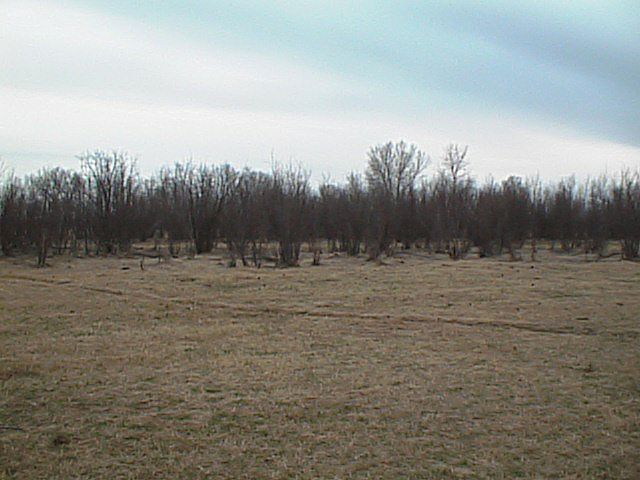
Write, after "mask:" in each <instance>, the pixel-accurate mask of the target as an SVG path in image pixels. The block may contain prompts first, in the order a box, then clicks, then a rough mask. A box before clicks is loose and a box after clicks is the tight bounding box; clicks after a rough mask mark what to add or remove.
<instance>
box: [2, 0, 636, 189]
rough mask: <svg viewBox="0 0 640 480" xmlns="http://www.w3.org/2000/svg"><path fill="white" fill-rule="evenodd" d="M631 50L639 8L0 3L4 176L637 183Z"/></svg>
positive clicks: (383, 1)
mask: <svg viewBox="0 0 640 480" xmlns="http://www.w3.org/2000/svg"><path fill="white" fill-rule="evenodd" d="M639 32H640V8H638V4H637V0H629V1H623V0H622V1H620V0H618V1H616V0H609V1H591V0H576V1H562V0H554V1H544V0H537V1H530V2H515V1H504V2H502V1H493V2H491V1H487V2H479V1H458V2H455V1H440V2H436V1H426V0H420V1H401V0H394V1H390V0H361V1H348V0H340V1H320V0H308V1H307V0H291V1H284V0H264V1H260V0H253V1H248V0H244V1H242V0H240V1H214V0H200V1H196V0H174V1H169V0H164V1H162V2H160V1H148V2H145V1H136V2H133V1H130V0H85V1H48V2H44V1H40V2H37V1H31V0H0V158H2V159H3V160H4V162H5V163H7V164H9V166H11V167H13V168H15V170H16V171H17V173H19V174H23V173H26V172H28V171H33V170H36V169H38V168H40V167H42V166H58V165H61V166H66V167H77V166H78V160H77V159H76V156H77V155H78V154H80V153H81V152H83V151H86V150H94V149H118V150H125V151H127V152H129V153H130V154H132V155H133V156H135V157H137V158H138V165H139V167H140V170H141V171H142V172H143V173H151V172H154V171H155V170H157V169H158V168H159V167H160V166H162V165H167V164H171V163H173V162H174V161H177V160H184V159H186V158H193V159H194V160H195V161H207V162H228V163H231V164H232V165H235V166H238V167H242V166H251V167H254V168H259V169H265V168H268V166H269V164H270V158H271V155H272V153H273V154H274V155H275V157H276V158H277V159H280V160H282V161H289V160H293V161H296V162H300V163H302V164H303V165H305V166H306V167H308V168H309V169H310V170H311V171H312V172H313V174H314V177H315V178H316V179H318V178H321V177H322V175H323V174H330V175H331V177H332V178H334V179H337V180H342V179H343V178H344V176H345V175H346V174H347V173H348V172H349V171H351V170H354V169H356V170H362V169H363V168H364V166H365V163H366V151H367V149H368V147H369V146H371V145H374V144H377V143H382V142H386V141H388V140H400V139H404V140H406V141H408V142H413V143H416V144H418V145H419V146H420V147H421V148H422V149H423V150H425V151H426V152H427V153H428V154H430V155H431V157H432V158H433V160H434V164H436V165H437V161H438V159H439V157H440V156H441V154H442V151H443V148H444V147H445V145H446V144H448V143H451V142H454V143H460V144H468V145H469V159H470V161H471V167H472V171H473V173H474V174H475V175H476V176H478V177H480V178H483V177H485V176H487V175H488V174H494V175H495V176H496V177H497V178H503V177H505V176H507V175H510V174H517V175H529V174H535V173H540V175H541V176H542V177H544V178H548V179H554V178H557V177H560V176H564V175H570V174H572V173H576V174H578V175H579V176H580V177H585V176H587V175H589V174H597V173H601V172H603V171H605V170H608V171H610V172H611V171H615V170H618V169H619V168H621V167H622V166H627V167H632V168H637V167H640V33H639ZM431 168H432V171H433V169H434V167H431Z"/></svg>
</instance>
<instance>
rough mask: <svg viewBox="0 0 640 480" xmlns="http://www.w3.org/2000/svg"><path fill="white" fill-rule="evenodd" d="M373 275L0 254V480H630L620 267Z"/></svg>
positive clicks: (635, 425) (633, 414)
mask: <svg viewBox="0 0 640 480" xmlns="http://www.w3.org/2000/svg"><path fill="white" fill-rule="evenodd" d="M30 260H31V259H30ZM386 262H387V265H376V264H374V263H366V262H364V260H363V259H349V258H343V257H334V258H325V259H323V264H322V265H321V266H319V267H310V266H308V263H309V262H308V260H305V266H303V267H301V268H294V269H287V270H280V269H274V268H263V269H260V270H256V269H249V268H238V269H228V268H226V267H225V266H224V264H223V262H222V261H221V260H220V259H219V257H215V256H211V257H202V258H198V259H196V260H186V259H185V260H172V261H171V262H168V263H162V264H155V263H153V262H150V263H149V264H148V265H147V267H146V269H145V270H144V271H142V270H141V269H140V267H139V261H138V260H135V259H115V258H112V259H73V260H71V259H66V258H65V259H61V258H59V259H55V260H54V261H53V264H52V266H51V267H50V268H46V269H40V270H38V269H35V268H33V267H32V266H31V264H32V263H33V262H32V261H30V262H29V264H27V262H26V261H25V260H8V259H0V478H13V477H16V478H79V477H83V478H87V477H89V478H95V477H99V478H149V479H151V478H239V477H240V478H291V477H297V478H350V477H372V478H399V477H401V478H517V477H524V478H640V339H639V334H640V323H639V322H640V319H639V314H640V265H639V264H634V263H628V262H618V261H603V262H598V263H594V262H585V261H584V259H583V258H582V257H570V256H561V255H554V256H547V257H544V258H542V260H541V261H540V262H537V263H534V264H531V263H527V262H513V263H510V262H506V261H502V260H497V259H493V260H477V259H474V260H465V261H460V262H457V263H454V262H451V261H448V260H446V259H444V258H439V257H427V256H422V255H421V254H412V255H401V256H398V257H396V258H393V259H389V260H386Z"/></svg>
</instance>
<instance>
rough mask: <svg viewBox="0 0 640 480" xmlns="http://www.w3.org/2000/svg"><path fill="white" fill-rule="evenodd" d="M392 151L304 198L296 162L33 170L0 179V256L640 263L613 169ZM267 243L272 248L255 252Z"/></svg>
mask: <svg viewBox="0 0 640 480" xmlns="http://www.w3.org/2000/svg"><path fill="white" fill-rule="evenodd" d="M428 164H429V158H428V157H427V155H426V154H425V153H423V152H421V151H420V150H419V149H418V148H417V147H416V146H414V145H408V144H406V143H404V142H399V143H392V142H390V143H387V144H383V145H378V146H376V147H373V148H371V150H370V151H369V153H368V164H367V167H366V171H365V173H364V175H361V174H358V173H352V174H351V175H349V177H348V178H347V179H346V181H345V182H344V183H335V182H329V181H325V182H323V183H322V184H321V185H319V186H318V187H317V188H315V187H313V186H312V185H311V183H310V179H309V178H310V177H309V173H308V172H307V171H305V170H304V169H302V168H301V167H299V166H293V165H280V164H274V165H273V167H272V169H271V171H270V172H266V173H265V172H258V171H254V170H250V169H244V170H237V169H234V168H232V167H231V166H229V165H205V164H201V165H196V164H194V163H191V162H185V163H176V164H175V165H174V166H173V167H171V168H164V169H162V170H160V171H159V172H158V173H157V174H155V175H153V176H151V177H148V178H143V177H142V176H140V175H139V174H138V172H137V170H136V164H135V161H134V160H133V159H131V158H130V157H129V156H127V155H126V154H123V153H119V152H103V151H97V152H91V153H87V154H85V155H82V156H81V157H80V169H79V170H78V171H71V170H65V169H62V168H54V169H43V170H41V171H39V172H38V173H35V174H32V175H29V176H27V177H25V178H23V179H20V178H17V177H16V176H15V175H12V174H10V173H7V172H6V171H5V172H4V173H3V174H2V181H1V182H0V249H1V251H2V254H4V255H6V256H12V255H16V254H20V253H26V252H30V253H35V254H37V257H38V264H39V265H40V266H43V265H45V264H46V260H47V257H48V256H50V255H52V254H63V253H65V252H66V253H71V254H77V255H80V254H83V255H93V254H95V255H109V254H122V253H127V252H129V251H130V249H131V246H132V244H133V243H134V242H138V241H146V240H148V239H152V238H153V239H154V240H155V241H156V245H160V243H161V241H162V240H163V239H166V242H167V244H168V248H169V251H170V253H171V254H172V255H178V254H180V249H181V248H183V246H184V245H187V246H188V247H187V248H188V250H189V253H190V254H203V253H207V252H210V251H211V250H212V249H213V248H214V247H215V246H216V245H225V246H226V247H227V249H228V251H229V255H230V259H231V260H230V264H231V265H235V264H236V262H237V261H238V260H239V261H241V262H242V263H243V264H244V265H255V266H260V264H261V262H262V260H263V259H264V258H265V257H269V256H271V257H272V258H274V259H275V261H276V262H277V263H278V264H279V265H281V266H293V265H297V264H298V262H299V259H300V252H301V248H302V245H303V244H308V245H309V246H310V247H311V249H312V250H313V252H314V262H315V263H318V262H319V258H320V257H319V252H320V251H321V250H322V249H326V250H327V251H330V252H344V253H345V254H347V255H353V256H355V255H359V254H366V255H367V256H368V258H369V259H376V258H378V257H379V256H380V255H383V254H384V255H392V254H393V253H394V250H395V249H398V248H400V249H411V248H424V249H428V250H429V251H438V252H444V253H447V254H449V255H450V256H451V258H453V259H460V258H463V257H464V256H465V255H467V254H468V252H469V251H470V249H471V248H472V247H476V250H477V252H478V254H479V255H480V256H491V255H497V254H501V253H507V254H509V255H510V256H511V257H512V258H513V259H518V258H520V255H521V253H520V251H521V249H522V247H523V245H524V244H525V242H530V244H531V250H530V251H531V255H532V257H533V256H535V253H536V245H538V244H539V243H538V242H539V241H540V240H545V241H547V242H550V244H551V245H552V248H558V249H560V250H561V251H565V252H570V251H576V250H579V251H583V252H585V253H594V254H597V255H598V257H601V256H604V255H606V248H607V245H608V244H609V243H610V242H611V241H612V240H613V241H617V242H619V245H620V253H621V258H624V259H627V260H635V259H637V258H638V257H639V255H640V176H639V173H638V172H637V171H636V172H632V171H629V170H625V171H623V172H620V173H619V174H617V175H610V176H606V175H603V176H599V177H597V178H593V179H590V180H587V181H584V182H582V183H579V182H577V181H576V180H575V179H574V178H568V179H562V180H560V181H559V182H557V183H555V184H543V183H542V182H541V181H540V180H539V179H538V178H526V179H523V178H520V177H509V178H507V179H505V180H503V181H501V182H498V181H496V180H493V179H489V180H487V181H485V182H483V183H479V182H477V181H476V180H475V179H474V178H473V177H472V176H471V175H470V174H469V170H468V163H467V149H466V148H461V147H459V146H457V145H450V146H448V147H447V148H446V149H445V154H444V156H443V157H442V159H441V161H440V166H439V168H438V169H437V170H436V171H435V173H433V174H431V175H427V174H426V168H427V166H428ZM272 245H276V246H277V248H275V249H274V251H273V252H271V251H268V249H267V248H266V247H267V246H272Z"/></svg>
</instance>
